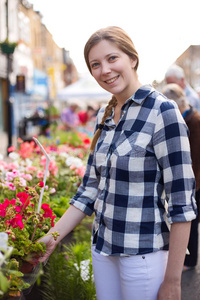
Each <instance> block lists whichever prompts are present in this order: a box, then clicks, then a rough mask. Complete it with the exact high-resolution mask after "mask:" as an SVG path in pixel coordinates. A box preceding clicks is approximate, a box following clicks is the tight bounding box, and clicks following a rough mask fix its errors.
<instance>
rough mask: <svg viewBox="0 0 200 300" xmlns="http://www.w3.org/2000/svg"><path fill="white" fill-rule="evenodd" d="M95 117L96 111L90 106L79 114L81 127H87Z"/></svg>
mask: <svg viewBox="0 0 200 300" xmlns="http://www.w3.org/2000/svg"><path fill="white" fill-rule="evenodd" d="M94 116H95V109H94V107H92V106H91V105H88V106H87V108H86V110H80V111H79V112H78V117H79V121H80V125H83V126H85V125H87V123H88V122H89V121H90V120H91V119H92V118H93V117H94Z"/></svg>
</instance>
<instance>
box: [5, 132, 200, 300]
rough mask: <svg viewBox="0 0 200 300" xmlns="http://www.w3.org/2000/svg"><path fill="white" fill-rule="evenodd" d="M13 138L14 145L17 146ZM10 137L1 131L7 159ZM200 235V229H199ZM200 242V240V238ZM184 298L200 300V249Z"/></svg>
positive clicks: (184, 282) (187, 278)
mask: <svg viewBox="0 0 200 300" xmlns="http://www.w3.org/2000/svg"><path fill="white" fill-rule="evenodd" d="M15 142H16V141H15V138H13V145H15ZM7 147H8V136H7V134H6V133H5V132H2V131H0V154H3V156H4V158H5V160H6V158H7ZM199 234H200V228H199ZM199 240H200V238H199ZM199 248H200V246H199ZM181 285H182V297H181V300H200V249H199V262H198V264H197V266H196V268H195V269H193V270H189V271H185V272H183V274H182V283H181Z"/></svg>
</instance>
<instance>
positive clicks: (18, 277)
mask: <svg viewBox="0 0 200 300" xmlns="http://www.w3.org/2000/svg"><path fill="white" fill-rule="evenodd" d="M64 140H65V141H66V142H63V141H64ZM40 143H41V144H42V145H43V147H44V148H43V150H45V151H41V147H39V146H38V143H35V141H31V142H23V141H21V140H19V141H18V147H10V148H9V149H8V151H10V154H9V157H8V159H6V161H5V160H4V159H3V156H1V155H0V234H1V233H2V234H6V235H7V237H8V238H7V244H8V247H11V248H12V253H11V254H10V257H9V260H8V264H7V265H6V268H4V272H3V273H2V274H1V270H0V277H1V276H3V277H2V278H3V279H6V282H7V283H6V286H7V288H6V289H5V290H7V294H8V295H9V296H14V297H15V296H20V294H21V291H23V290H24V289H26V288H27V287H28V286H29V284H27V283H26V280H25V277H26V276H25V275H24V274H25V273H27V272H30V271H31V272H32V271H34V272H35V270H36V269H37V268H38V265H39V264H38V258H39V257H40V256H41V255H42V254H43V253H44V252H45V250H46V247H45V244H43V243H40V241H39V240H40V238H41V237H42V236H44V235H45V234H47V232H48V231H49V229H50V228H51V227H53V226H54V223H55V222H56V221H57V220H58V219H59V217H61V216H62V214H63V213H64V212H65V211H66V209H67V208H68V206H69V201H70V199H71V197H72V195H73V194H74V193H75V192H76V190H77V187H78V186H79V185H80V183H81V181H82V178H83V176H84V173H85V168H86V160H87V156H88V152H89V144H90V139H89V138H88V137H87V135H86V134H85V133H79V134H77V133H76V134H75V133H69V134H67V135H66V133H63V135H62V134H61V136H59V142H58V138H56V141H54V139H49V138H44V137H40ZM40 143H39V145H40ZM45 153H46V154H47V155H45ZM47 169H48V170H47ZM41 198H42V203H40V200H41ZM57 235H58V233H57V232H56V233H54V234H53V236H54V238H55V239H56V238H57ZM0 247H1V245H0ZM11 248H10V249H11ZM0 251H1V249H0ZM2 253H3V252H2ZM0 254H1V252H0ZM0 259H1V257H0ZM8 270H9V271H8ZM0 279H1V278H0ZM0 288H1V285H0ZM3 288H4V287H3ZM2 293H3V292H2ZM0 299H1V294H0Z"/></svg>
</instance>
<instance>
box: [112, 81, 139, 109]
mask: <svg viewBox="0 0 200 300" xmlns="http://www.w3.org/2000/svg"><path fill="white" fill-rule="evenodd" d="M141 86H142V84H141V83H140V82H139V81H138V80H137V81H136V82H135V84H134V85H133V86H132V87H131V89H130V90H129V91H128V92H127V91H126V92H125V93H122V94H119V95H115V98H116V99H117V105H118V106H123V105H124V103H125V102H126V100H128V99H129V98H130V97H131V96H133V95H134V94H135V93H136V92H137V90H138V89H139V88H140V87H141Z"/></svg>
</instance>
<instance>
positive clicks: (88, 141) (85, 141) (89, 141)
mask: <svg viewBox="0 0 200 300" xmlns="http://www.w3.org/2000/svg"><path fill="white" fill-rule="evenodd" d="M83 143H84V144H86V145H88V144H90V143H91V140H90V139H88V138H86V139H84V140H83Z"/></svg>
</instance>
